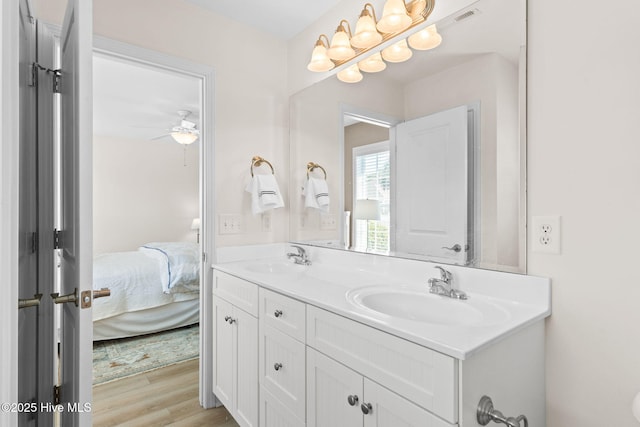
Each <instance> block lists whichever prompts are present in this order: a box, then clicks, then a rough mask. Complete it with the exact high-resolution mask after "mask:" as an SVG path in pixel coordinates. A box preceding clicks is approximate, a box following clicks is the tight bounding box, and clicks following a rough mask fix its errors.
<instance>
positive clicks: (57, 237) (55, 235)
mask: <svg viewBox="0 0 640 427" xmlns="http://www.w3.org/2000/svg"><path fill="white" fill-rule="evenodd" d="M60 233H61V231H60V230H58V229H57V228H56V229H54V230H53V249H60V238H61V236H60Z"/></svg>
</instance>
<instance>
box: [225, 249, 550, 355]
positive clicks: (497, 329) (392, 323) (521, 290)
mask: <svg viewBox="0 0 640 427" xmlns="http://www.w3.org/2000/svg"><path fill="white" fill-rule="evenodd" d="M310 252H311V259H312V261H313V264H312V265H311V266H300V265H294V264H293V262H292V261H289V260H287V259H286V258H285V256H284V255H281V256H275V257H272V258H259V259H255V258H254V259H252V260H243V261H233V262H225V263H219V264H214V265H213V268H215V269H217V270H220V271H222V272H225V273H228V274H231V275H234V276H236V277H240V278H242V279H245V280H248V281H250V282H253V283H255V284H257V285H259V286H262V287H264V288H267V289H270V290H272V291H275V292H279V293H281V294H284V295H287V296H290V297H292V298H295V299H298V300H300V301H303V302H305V303H308V304H312V305H314V306H317V307H320V308H323V309H325V310H328V311H331V312H333V313H335V314H338V315H341V316H344V317H347V318H349V319H352V320H355V321H357V322H361V323H363V324H366V325H369V326H372V327H374V328H376V329H379V330H382V331H385V332H388V333H390V334H393V335H396V336H399V337H402V338H404V339H407V340H409V341H411V342H414V343H417V344H420V345H423V346H425V347H428V348H430V349H432V350H435V351H438V352H441V353H444V354H446V355H449V356H452V357H455V358H457V359H466V358H468V357H470V356H471V355H472V354H474V353H475V352H477V351H479V350H481V349H482V348H484V347H486V346H489V345H491V344H492V343H494V342H496V341H498V340H500V339H501V338H503V337H505V336H507V335H509V334H511V333H514V332H516V331H518V330H520V329H522V328H525V327H526V326H528V325H531V324H532V323H534V322H538V321H541V320H542V319H544V318H545V317H547V316H549V315H550V314H551V304H550V283H549V280H548V279H544V278H539V277H532V276H525V275H519V274H511V273H502V272H495V271H487V270H479V269H474V268H465V267H459V266H444V267H445V268H447V270H450V271H452V273H453V274H454V280H455V281H454V286H455V287H456V288H459V289H462V290H464V291H465V292H466V293H467V295H468V296H469V299H468V300H466V301H464V300H450V299H449V298H447V297H438V298H446V301H444V302H445V303H448V304H453V303H459V304H475V305H479V306H489V305H490V306H491V307H493V308H495V309H496V310H497V311H498V312H500V313H501V316H499V317H500V320H499V321H495V320H494V321H486V322H479V323H478V324H473V325H444V324H436V323H430V322H422V321H416V320H409V319H403V318H399V317H394V316H388V315H386V314H383V313H380V312H377V311H374V310H371V309H368V308H366V307H363V306H360V305H357V304H355V303H354V302H352V301H351V300H350V298H349V297H348V295H349V293H350V292H351V294H353V293H354V291H356V290H358V289H364V287H365V286H384V287H385V288H388V287H397V289H398V290H403V289H409V290H412V291H415V290H418V291H420V290H422V289H424V292H425V293H427V279H428V277H439V276H438V275H437V273H436V271H435V270H434V266H435V264H433V263H429V262H423V261H411V260H399V259H384V258H382V257H369V258H367V257H366V256H364V257H363V256H362V254H360V255H358V254H351V253H348V252H342V251H332V250H322V249H318V248H314V249H311V250H310ZM271 253H272V254H273V252H271Z"/></svg>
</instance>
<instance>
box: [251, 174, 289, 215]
mask: <svg viewBox="0 0 640 427" xmlns="http://www.w3.org/2000/svg"><path fill="white" fill-rule="evenodd" d="M245 190H246V191H247V192H248V193H251V211H252V212H253V214H254V215H257V214H259V213H262V212H264V211H267V210H269V209H275V208H281V207H283V206H284V201H283V200H282V195H281V194H280V188H279V187H278V182H277V181H276V177H275V176H274V175H273V174H269V175H254V176H253V177H252V178H251V181H250V182H249V184H248V185H247V188H246V189H245Z"/></svg>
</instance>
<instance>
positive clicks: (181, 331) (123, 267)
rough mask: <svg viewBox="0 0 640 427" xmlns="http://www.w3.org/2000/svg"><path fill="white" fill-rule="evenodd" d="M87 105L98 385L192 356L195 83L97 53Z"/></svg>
mask: <svg viewBox="0 0 640 427" xmlns="http://www.w3.org/2000/svg"><path fill="white" fill-rule="evenodd" d="M93 104H94V115H93V122H94V123H93V124H94V126H93V254H94V258H93V280H94V283H93V287H94V289H101V288H108V289H110V291H111V292H110V293H111V295H110V296H109V297H108V298H104V299H98V300H95V301H94V305H93V337H94V345H93V351H94V355H93V361H94V362H93V373H94V378H93V381H94V385H99V384H102V383H105V382H108V381H113V380H117V379H120V378H123V377H126V376H130V375H134V374H138V373H141V372H145V371H149V370H152V369H156V368H159V367H163V366H168V365H171V364H174V363H177V362H181V361H184V360H189V359H194V358H197V357H198V354H199V339H198V337H199V334H198V322H199V317H200V316H199V311H200V302H199V296H200V292H199V288H200V263H201V256H200V254H201V253H202V252H203V251H202V249H201V248H200V239H199V237H200V224H201V221H200V194H201V189H200V176H201V172H200V165H201V162H200V161H199V160H200V152H201V150H200V147H201V139H200V124H201V123H202V118H201V112H202V110H203V108H202V105H201V104H202V88H201V81H200V79H198V78H195V77H193V76H190V75H185V74H184V73H180V72H176V71H173V70H166V69H164V68H159V67H156V66H154V65H152V64H142V63H140V62H138V61H133V60H129V59H124V58H116V57H113V56H112V55H107V54H103V53H98V52H96V53H94V55H93ZM183 138H186V139H183ZM96 396H100V394H96Z"/></svg>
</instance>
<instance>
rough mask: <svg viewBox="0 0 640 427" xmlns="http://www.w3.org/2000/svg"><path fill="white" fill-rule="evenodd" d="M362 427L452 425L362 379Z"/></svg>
mask: <svg viewBox="0 0 640 427" xmlns="http://www.w3.org/2000/svg"><path fill="white" fill-rule="evenodd" d="M362 403H363V404H364V405H365V407H368V408H370V409H368V410H363V413H364V412H367V413H366V414H365V415H364V427H452V426H454V424H449V423H447V422H446V421H444V420H442V419H440V418H438V417H436V416H434V415H433V414H431V413H430V412H428V411H426V410H425V409H423V408H421V407H419V406H417V405H415V404H413V403H412V402H410V401H408V400H407V399H405V398H403V397H401V396H399V395H397V394H395V393H393V392H392V391H390V390H388V389H386V388H384V387H382V386H380V385H379V384H376V383H374V382H373V381H371V380H369V379H367V378H365V379H364V401H363V402H362ZM369 405H370V406H369Z"/></svg>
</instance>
